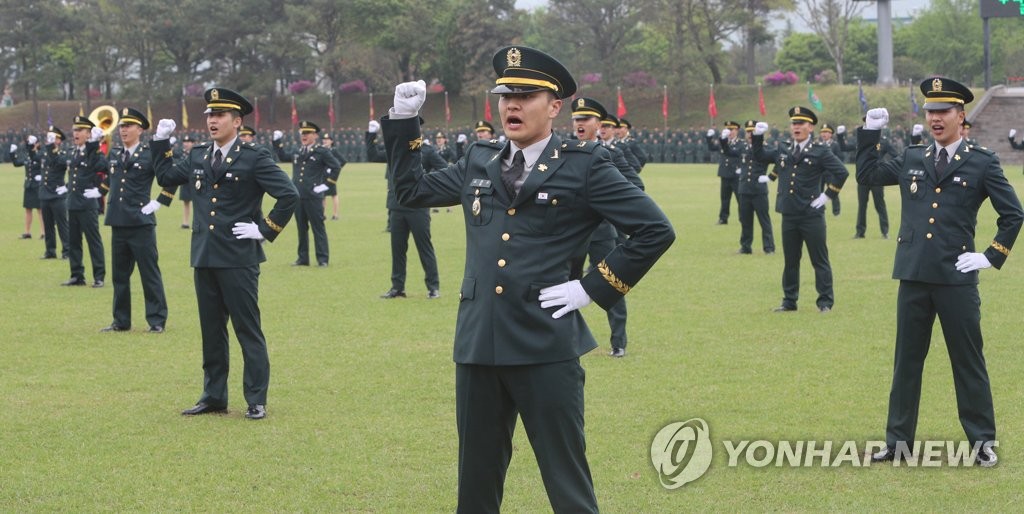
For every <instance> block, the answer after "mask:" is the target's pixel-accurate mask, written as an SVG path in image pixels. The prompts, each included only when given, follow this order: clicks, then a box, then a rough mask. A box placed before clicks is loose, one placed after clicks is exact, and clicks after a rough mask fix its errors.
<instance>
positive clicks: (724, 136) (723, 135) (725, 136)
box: [718, 129, 732, 139]
mask: <svg viewBox="0 0 1024 514" xmlns="http://www.w3.org/2000/svg"><path fill="white" fill-rule="evenodd" d="M729 134H732V131H731V130H729V129H722V133H721V134H719V135H718V137H720V138H722V139H728V137H729Z"/></svg>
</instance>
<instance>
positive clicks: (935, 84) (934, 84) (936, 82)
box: [932, 79, 942, 91]
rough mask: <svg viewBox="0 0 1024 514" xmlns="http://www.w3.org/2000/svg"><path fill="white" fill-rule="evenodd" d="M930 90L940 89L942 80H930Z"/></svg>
mask: <svg viewBox="0 0 1024 514" xmlns="http://www.w3.org/2000/svg"><path fill="white" fill-rule="evenodd" d="M932 91H942V80H940V79H935V80H933V81H932Z"/></svg>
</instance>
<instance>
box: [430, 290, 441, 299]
mask: <svg viewBox="0 0 1024 514" xmlns="http://www.w3.org/2000/svg"><path fill="white" fill-rule="evenodd" d="M440 297H441V291H438V290H437V289H431V290H430V291H427V300H437V299H438V298H440Z"/></svg>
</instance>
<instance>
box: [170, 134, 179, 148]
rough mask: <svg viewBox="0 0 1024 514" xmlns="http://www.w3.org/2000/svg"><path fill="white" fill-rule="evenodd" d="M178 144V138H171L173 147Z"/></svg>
mask: <svg viewBox="0 0 1024 514" xmlns="http://www.w3.org/2000/svg"><path fill="white" fill-rule="evenodd" d="M177 143H178V138H176V137H174V136H171V146H174V145H175V144H177Z"/></svg>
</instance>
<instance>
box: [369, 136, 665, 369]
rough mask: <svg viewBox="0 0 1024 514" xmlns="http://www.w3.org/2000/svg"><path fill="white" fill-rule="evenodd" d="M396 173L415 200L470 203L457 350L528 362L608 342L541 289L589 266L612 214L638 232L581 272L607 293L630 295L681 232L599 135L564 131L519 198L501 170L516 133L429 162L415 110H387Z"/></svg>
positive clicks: (407, 199) (396, 181)
mask: <svg viewBox="0 0 1024 514" xmlns="http://www.w3.org/2000/svg"><path fill="white" fill-rule="evenodd" d="M382 127H383V131H384V141H385V146H386V149H387V154H388V167H389V168H390V170H391V171H390V173H389V177H390V178H389V180H390V181H391V183H392V185H391V188H392V189H393V190H394V191H395V194H396V197H397V198H398V200H399V201H400V202H401V203H402V204H403V205H406V206H410V207H431V206H450V205H459V204H461V205H462V210H463V214H464V216H465V223H466V264H465V272H464V276H463V280H462V286H461V289H460V293H459V313H458V320H457V322H456V328H455V350H454V359H455V362H457V363H461V364H482V365H520V364H539V363H547V362H558V361H564V360H568V359H573V358H576V357H578V356H580V355H582V354H584V353H586V352H588V351H590V350H592V349H594V348H595V347H596V346H597V342H596V341H595V340H594V337H593V335H592V334H591V333H590V329H589V328H587V325H586V322H585V321H584V319H583V315H582V314H581V313H580V312H579V311H574V312H572V313H570V314H567V315H565V316H563V317H561V318H559V319H554V318H552V317H551V314H552V313H553V312H555V310H557V309H556V308H553V307H552V308H547V309H542V308H541V306H540V301H539V300H538V295H539V293H540V290H541V289H543V288H545V287H548V286H553V285H557V284H561V283H564V282H566V281H568V280H570V279H571V278H576V276H578V275H579V274H580V269H579V268H580V267H581V266H582V261H580V260H579V259H578V257H579V256H580V255H582V254H585V251H586V245H587V242H588V240H589V239H590V235H591V233H592V232H593V231H594V229H595V228H596V227H597V225H598V224H599V223H600V222H601V220H604V219H607V220H608V221H610V222H611V223H612V224H613V225H615V227H616V228H618V229H619V230H621V231H622V232H624V233H627V234H631V237H630V238H629V239H628V240H627V241H625V242H624V243H623V244H621V245H619V246H617V247H616V248H615V250H613V251H612V252H611V253H609V254H608V255H607V256H606V257H605V258H604V259H603V260H602V261H601V262H600V263H599V264H598V265H597V266H596V268H595V269H594V270H593V271H592V272H590V273H588V274H586V275H585V276H583V277H582V278H580V283H581V284H582V286H583V288H584V290H586V292H587V294H588V295H590V297H591V299H593V301H594V302H596V303H597V304H598V305H600V306H601V307H604V308H606V309H607V308H608V307H610V306H611V305H613V304H615V303H616V302H618V301H619V300H620V299H621V298H622V297H623V296H624V295H625V294H626V293H628V292H629V290H630V289H631V288H632V287H633V286H635V285H636V283H637V282H638V281H639V280H640V279H641V277H643V276H644V274H646V273H647V271H648V270H649V269H650V268H651V266H653V265H654V263H655V261H657V260H658V258H659V257H660V256H661V255H662V254H663V253H664V252H665V250H667V249H668V247H669V245H671V244H672V242H673V241H674V239H675V232H674V231H673V229H672V225H671V224H670V223H669V221H668V219H667V218H666V217H665V214H664V213H662V212H661V209H659V208H658V206H657V205H656V204H655V203H654V201H653V200H651V198H650V197H649V196H647V194H646V193H644V192H643V191H641V190H640V189H639V188H637V187H635V186H633V185H632V184H630V183H629V182H628V181H627V180H626V179H625V178H624V177H623V176H622V174H621V173H620V172H619V171H618V170H617V169H615V166H613V165H612V163H611V161H610V160H609V154H608V152H607V150H605V149H604V148H602V147H601V146H600V145H599V144H598V143H595V142H592V141H570V140H564V141H563V140H562V139H561V138H560V137H558V136H557V135H552V136H551V140H550V141H549V143H548V145H547V147H546V148H545V149H544V151H543V153H542V156H541V158H540V159H539V160H538V161H537V162H536V164H535V165H534V167H533V170H532V171H531V172H530V174H529V176H528V178H527V179H526V181H525V183H524V184H523V186H522V188H521V189H520V191H519V194H518V195H516V197H515V198H510V197H509V195H508V193H507V192H506V191H505V187H504V186H503V185H502V181H501V156H502V154H503V152H507V148H508V146H509V144H508V143H504V144H503V143H498V142H497V141H493V142H489V141H479V142H477V143H475V144H472V145H470V146H469V147H468V148H467V149H466V155H465V157H463V158H462V159H461V160H459V161H458V162H457V163H455V164H453V165H451V166H448V167H447V168H445V169H443V170H440V171H435V172H432V173H423V170H422V166H421V164H420V158H419V153H420V152H419V147H420V144H421V143H420V132H419V123H418V122H417V120H416V119H415V118H412V119H408V120H391V119H386V118H385V119H384V120H382Z"/></svg>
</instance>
